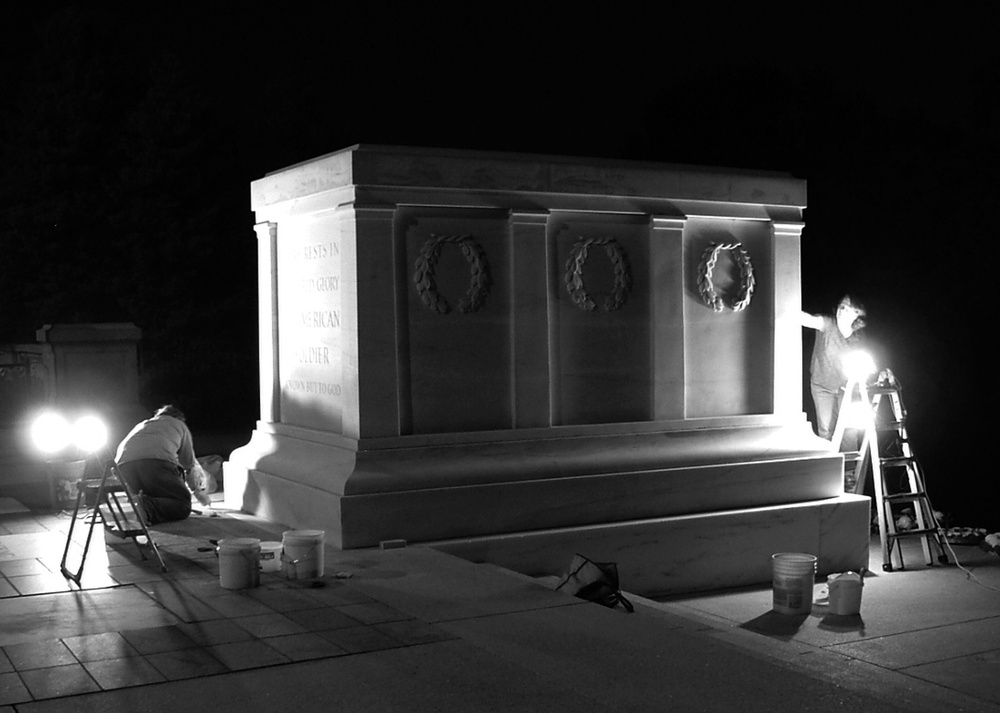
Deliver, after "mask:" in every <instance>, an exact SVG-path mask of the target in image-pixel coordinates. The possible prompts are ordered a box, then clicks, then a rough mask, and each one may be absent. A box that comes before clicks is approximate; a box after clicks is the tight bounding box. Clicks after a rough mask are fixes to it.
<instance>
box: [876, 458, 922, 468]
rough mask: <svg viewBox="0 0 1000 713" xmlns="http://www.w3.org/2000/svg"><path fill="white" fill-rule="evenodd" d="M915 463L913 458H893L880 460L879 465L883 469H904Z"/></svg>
mask: <svg viewBox="0 0 1000 713" xmlns="http://www.w3.org/2000/svg"><path fill="white" fill-rule="evenodd" d="M914 462H915V461H914V460H913V458H912V457H911V456H892V457H891V458H880V459H879V463H881V464H882V467H883V468H902V467H904V466H907V467H908V466H910V465H911V464H913V463H914Z"/></svg>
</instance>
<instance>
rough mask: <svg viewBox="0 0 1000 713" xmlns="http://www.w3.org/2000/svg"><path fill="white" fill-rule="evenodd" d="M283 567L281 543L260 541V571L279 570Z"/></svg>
mask: <svg viewBox="0 0 1000 713" xmlns="http://www.w3.org/2000/svg"><path fill="white" fill-rule="evenodd" d="M280 569H281V543H280V542H261V543H260V571H261V572H277V571H279V570H280Z"/></svg>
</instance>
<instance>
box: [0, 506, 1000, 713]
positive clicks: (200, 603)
mask: <svg viewBox="0 0 1000 713" xmlns="http://www.w3.org/2000/svg"><path fill="white" fill-rule="evenodd" d="M0 503H2V504H3V507H2V508H0V620H2V627H0V711H19V712H27V711H81V710H84V711H86V710H98V709H100V710H102V711H104V712H105V713H111V712H113V711H134V710H140V709H141V710H175V709H177V708H178V707H179V705H180V704H179V702H183V706H182V707H183V708H184V709H185V710H190V711H200V710H206V711H208V710H211V711H213V712H214V713H225V711H230V710H232V711H237V710H239V711H248V710H299V711H312V710H328V709H331V708H334V709H351V710H365V711H379V710H400V711H424V710H426V711H500V710H504V711H570V710H573V711H579V710H590V711H633V710H634V711H646V710H648V711H661V710H682V711H727V712H728V711H731V710H733V709H739V710H742V711H748V710H749V711H757V710H760V711H764V710H768V711H770V710H775V709H779V708H783V709H787V710H816V711H827V710H829V711H833V710H843V709H845V708H853V709H854V710H874V709H878V710H880V711H883V710H884V711H895V710H899V711H902V710H908V711H940V710H946V709H947V710H950V711H995V710H1000V684H998V683H997V681H998V680H1000V591H998V589H1000V558H998V557H996V555H993V554H989V553H985V552H982V551H981V550H979V549H977V548H974V547H973V548H970V547H965V548H955V549H956V554H958V556H959V558H960V559H961V560H962V561H963V562H966V564H967V566H968V569H969V570H970V571H971V572H972V573H973V574H974V576H975V579H973V578H972V577H970V576H968V575H967V574H966V573H965V572H963V571H962V570H960V569H958V568H957V567H955V566H953V565H947V566H941V565H935V566H926V565H924V564H923V563H922V562H921V557H920V556H919V553H918V552H917V551H916V549H914V550H913V551H912V552H910V551H909V550H907V552H906V554H907V569H906V570H904V571H894V572H883V571H881V555H880V551H879V548H878V540H877V538H876V539H873V547H872V571H871V572H870V573H869V576H868V577H867V578H866V584H865V588H864V595H863V601H862V611H861V615H859V616H856V617H835V616H832V615H830V614H829V613H828V612H826V611H825V609H824V607H823V605H822V604H817V605H816V606H814V608H813V612H812V613H811V614H809V615H802V616H786V615H779V614H776V613H774V612H772V611H771V599H770V596H771V592H770V588H769V587H768V586H760V587H752V588H744V589H740V590H727V591H721V592H707V593H699V594H697V595H691V596H684V597H672V598H670V599H668V600H666V601H651V600H648V599H645V598H643V597H638V596H634V595H629V596H630V599H631V600H632V601H633V602H634V603H635V605H636V611H635V613H632V614H628V613H625V612H624V611H623V610H621V609H607V608H605V607H601V606H599V605H597V604H592V603H590V602H585V601H582V600H579V599H575V598H573V597H569V596H566V595H564V594H562V593H560V592H556V591H552V589H551V588H550V587H549V586H546V583H545V582H543V581H541V580H533V579H531V578H528V577H524V576H522V575H518V574H516V573H513V572H509V571H507V570H503V569H500V568H497V567H494V566H491V565H487V564H475V563H470V562H466V561H463V560H460V559H457V558H454V557H452V556H449V555H446V554H443V553H441V552H437V551H435V550H433V549H430V548H426V547H406V548H400V549H391V550H378V549H365V550H350V551H339V550H336V549H335V548H332V547H329V546H328V547H327V548H326V552H325V554H326V571H325V574H324V577H322V578H320V579H318V580H289V579H286V578H284V577H283V576H282V575H281V574H280V573H275V574H262V575H261V584H260V586H259V587H256V588H253V589H245V590H228V589H223V588H222V587H221V586H220V582H219V564H218V558H217V557H216V555H215V551H214V548H213V547H212V544H211V543H212V541H213V540H219V539H225V538H227V537H256V538H259V539H261V540H280V539H281V534H282V531H283V530H284V529H285V528H283V527H281V526H280V525H277V524H274V523H268V522H266V521H263V520H260V519H259V518H255V517H252V516H249V515H246V514H243V513H239V512H234V511H228V510H224V509H222V508H221V507H219V504H216V507H215V510H214V513H213V515H214V516H212V517H207V516H205V515H195V516H192V517H191V518H190V519H188V520H186V521H183V522H179V523H170V524H165V525H162V526H158V527H156V528H155V529H154V536H155V539H156V542H157V543H158V545H159V546H160V548H161V551H162V553H163V556H164V560H165V563H166V565H167V571H166V572H162V571H160V568H159V566H158V564H157V563H156V561H155V560H154V559H152V558H148V557H147V558H146V559H143V558H142V556H141V553H140V550H139V549H138V548H137V547H135V546H134V544H133V543H132V542H131V541H119V540H116V539H114V538H111V539H110V540H109V544H105V538H104V536H103V533H102V532H101V531H100V529H98V530H97V531H96V532H95V540H94V544H93V545H92V549H91V552H90V554H89V556H88V560H87V563H86V566H85V568H84V575H83V579H82V586H79V587H78V586H77V585H76V584H74V583H72V582H70V581H68V580H67V579H66V578H64V577H63V576H62V575H61V574H60V571H59V560H60V556H61V554H62V550H63V546H64V543H65V541H66V532H67V529H68V526H69V522H70V517H69V515H68V514H67V513H65V512H63V513H38V512H29V511H25V509H24V508H21V507H18V504H17V503H16V502H12V501H9V500H6V501H3V500H0ZM85 532H86V527H81V525H80V524H78V525H77V528H76V532H75V535H74V540H79V539H80V538H82V536H83V535H84V534H85ZM74 549H75V548H74ZM72 551H73V550H71V563H72ZM977 580H978V581H977ZM623 585H624V587H625V588H626V590H627V586H628V583H627V582H625V583H623ZM822 594H823V592H822V585H817V590H816V595H817V598H818V599H817V600H818V601H820V602H821V601H822V600H821V599H819V598H820V597H822Z"/></svg>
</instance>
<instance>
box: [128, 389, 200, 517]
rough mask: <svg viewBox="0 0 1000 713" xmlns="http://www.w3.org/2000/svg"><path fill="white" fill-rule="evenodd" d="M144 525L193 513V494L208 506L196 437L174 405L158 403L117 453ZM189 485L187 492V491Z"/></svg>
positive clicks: (133, 430) (129, 435)
mask: <svg viewBox="0 0 1000 713" xmlns="http://www.w3.org/2000/svg"><path fill="white" fill-rule="evenodd" d="M115 461H116V462H117V463H118V469H119V471H120V472H121V474H122V477H123V478H124V479H125V480H126V482H127V483H128V485H129V487H130V488H131V489H132V490H133V491H134V492H136V493H138V496H137V499H138V505H139V507H140V508H141V509H142V515H143V516H144V517H145V518H146V524H147V525H154V524H156V523H158V522H166V521H168V520H184V519H185V518H187V517H188V515H190V514H191V493H192V492H193V493H194V496H195V497H196V498H197V499H198V502H199V503H201V504H202V505H206V506H208V505H211V502H212V501H211V499H210V498H209V497H208V493H206V492H205V490H204V485H203V484H204V483H205V480H206V479H205V476H204V473H203V472H202V469H201V466H200V465H199V464H198V461H197V460H196V459H195V457H194V441H193V439H192V438H191V431H190V430H188V427H187V424H186V423H185V422H184V414H183V413H182V412H181V410H180V409H179V408H177V407H176V406H171V405H169V404H168V405H166V406H161V407H160V408H159V409H158V410H157V411H156V413H155V414H153V417H152V418H148V419H146V420H145V421H143V422H142V423H140V424H139V425H137V426H136V427H135V428H133V429H132V431H131V432H130V433H129V434H128V435H127V436H125V440H123V441H122V442H121V444H120V445H119V446H118V453H117V455H116V457H115ZM188 488H190V490H189V489H188Z"/></svg>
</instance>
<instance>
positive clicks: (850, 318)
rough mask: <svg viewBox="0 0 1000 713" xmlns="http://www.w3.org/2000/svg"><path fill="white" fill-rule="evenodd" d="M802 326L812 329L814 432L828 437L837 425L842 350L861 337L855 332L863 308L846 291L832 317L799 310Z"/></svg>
mask: <svg viewBox="0 0 1000 713" xmlns="http://www.w3.org/2000/svg"><path fill="white" fill-rule="evenodd" d="M802 326H803V327H809V328H810V329H815V330H816V340H815V342H814V343H813V353H812V361H811V362H810V363H809V390H810V392H811V393H812V399H813V405H814V406H815V407H816V433H817V435H818V436H819V437H820V438H825V439H826V440H830V439H831V438H833V431H834V429H835V428H836V427H837V415H838V412H839V411H840V400H841V397H842V393H841V392H842V391H843V390H844V387H845V386H846V385H847V375H846V374H845V373H844V365H843V359H844V354H846V353H848V352H851V351H854V350H855V349H857V347H858V344H859V343H860V341H861V340H860V335H859V334H858V333H859V332H860V331H861V330H862V329H864V327H865V308H864V306H863V305H862V304H861V303H860V302H858V301H857V300H853V299H851V297H850V295H844V297H843V298H841V300H840V302H839V303H838V304H837V312H836V314H835V315H834V316H833V317H830V316H829V315H819V314H809V313H808V312H803V313H802Z"/></svg>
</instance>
